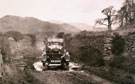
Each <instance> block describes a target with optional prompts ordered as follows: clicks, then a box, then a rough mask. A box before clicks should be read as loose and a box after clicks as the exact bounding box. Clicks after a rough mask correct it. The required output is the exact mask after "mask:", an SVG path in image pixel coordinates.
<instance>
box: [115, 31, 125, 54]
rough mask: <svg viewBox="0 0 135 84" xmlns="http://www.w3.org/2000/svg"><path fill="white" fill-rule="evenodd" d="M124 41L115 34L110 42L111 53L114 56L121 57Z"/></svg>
mask: <svg viewBox="0 0 135 84" xmlns="http://www.w3.org/2000/svg"><path fill="white" fill-rule="evenodd" d="M124 46H125V41H124V39H123V38H122V36H119V34H117V33H116V34H115V37H114V38H113V40H112V53H113V54H114V55H121V54H122V53H123V51H124Z"/></svg>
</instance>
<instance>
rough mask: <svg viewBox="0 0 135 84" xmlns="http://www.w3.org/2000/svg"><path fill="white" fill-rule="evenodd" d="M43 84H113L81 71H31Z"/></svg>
mask: <svg viewBox="0 0 135 84" xmlns="http://www.w3.org/2000/svg"><path fill="white" fill-rule="evenodd" d="M30 73H31V74H32V75H33V76H34V77H35V78H36V79H38V80H39V81H41V82H42V83H43V84H113V83H110V82H108V81H106V80H104V79H102V78H100V77H97V76H95V75H92V74H88V73H86V72H81V71H61V70H60V71H59V70H58V71H53V70H48V71H41V72H37V71H30Z"/></svg>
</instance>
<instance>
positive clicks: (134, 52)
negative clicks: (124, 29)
mask: <svg viewBox="0 0 135 84" xmlns="http://www.w3.org/2000/svg"><path fill="white" fill-rule="evenodd" d="M123 37H124V40H125V49H124V50H125V51H124V55H126V56H131V57H135V32H132V33H128V34H127V35H125V36H123Z"/></svg>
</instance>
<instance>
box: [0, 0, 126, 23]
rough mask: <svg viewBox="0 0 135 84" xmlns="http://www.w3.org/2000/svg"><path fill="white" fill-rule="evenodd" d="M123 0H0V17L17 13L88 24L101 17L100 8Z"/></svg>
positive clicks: (114, 4)
mask: <svg viewBox="0 0 135 84" xmlns="http://www.w3.org/2000/svg"><path fill="white" fill-rule="evenodd" d="M123 2H124V0H0V17H3V16H5V15H17V16H28V17H36V18H38V19H41V20H44V21H48V20H58V21H62V22H81V23H87V24H90V25H93V24H94V20H95V19H97V18H100V17H102V16H103V15H102V13H101V10H102V9H104V8H106V7H108V6H110V5H112V6H114V7H115V9H119V8H120V7H121V6H122V3H123Z"/></svg>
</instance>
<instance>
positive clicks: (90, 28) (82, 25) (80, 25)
mask: <svg viewBox="0 0 135 84" xmlns="http://www.w3.org/2000/svg"><path fill="white" fill-rule="evenodd" d="M69 24H71V25H73V26H75V27H77V28H79V29H80V30H87V31H93V26H91V25H88V24H85V23H69Z"/></svg>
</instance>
